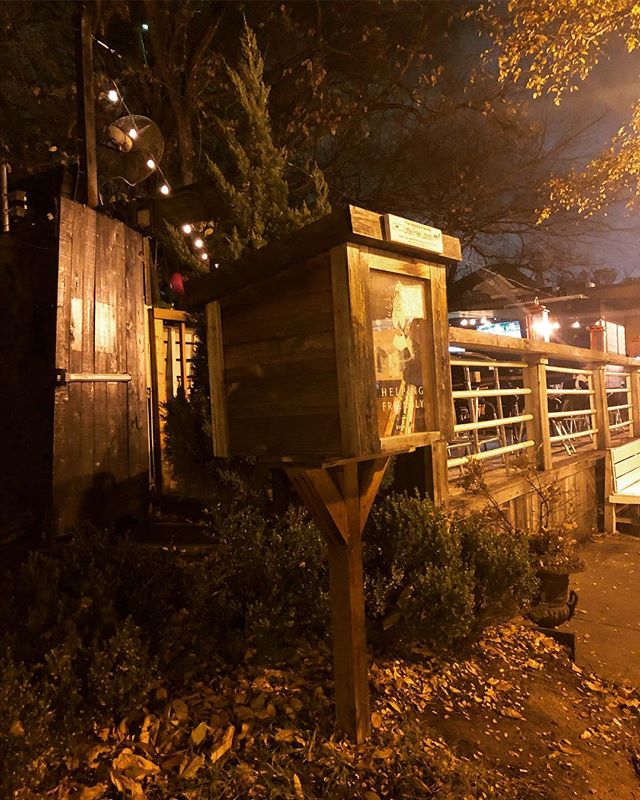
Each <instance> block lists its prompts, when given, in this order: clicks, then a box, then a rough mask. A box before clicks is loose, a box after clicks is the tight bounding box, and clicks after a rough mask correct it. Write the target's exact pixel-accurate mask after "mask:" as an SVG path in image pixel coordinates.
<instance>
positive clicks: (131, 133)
mask: <svg viewBox="0 0 640 800" xmlns="http://www.w3.org/2000/svg"><path fill="white" fill-rule="evenodd" d="M129 136H130V137H131V138H132V139H137V138H138V131H137V130H136V129H135V128H131V129H130V131H129Z"/></svg>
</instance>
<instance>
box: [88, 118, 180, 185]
mask: <svg viewBox="0 0 640 800" xmlns="http://www.w3.org/2000/svg"><path fill="white" fill-rule="evenodd" d="M101 145H102V147H101V148H100V153H99V156H98V162H99V163H98V166H99V171H100V172H101V173H102V174H103V175H106V176H108V177H109V178H121V179H122V180H123V181H126V183H128V184H129V185H130V186H135V185H136V184H138V183H140V182H141V181H143V180H144V179H145V178H148V177H149V175H152V174H153V173H154V172H155V170H156V165H157V164H159V163H160V159H161V158H162V153H163V151H164V139H163V138H162V133H161V131H160V128H159V127H158V126H157V125H156V123H155V122H154V121H153V120H151V119H149V118H148V117H142V116H140V115H139V114H129V115H128V116H126V117H120V119H117V120H116V121H115V122H112V123H111V124H110V125H107V127H106V128H105V129H104V134H103V139H102V142H101Z"/></svg>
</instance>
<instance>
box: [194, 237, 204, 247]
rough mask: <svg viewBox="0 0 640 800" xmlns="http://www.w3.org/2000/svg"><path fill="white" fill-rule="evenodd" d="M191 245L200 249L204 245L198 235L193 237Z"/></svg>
mask: <svg viewBox="0 0 640 800" xmlns="http://www.w3.org/2000/svg"><path fill="white" fill-rule="evenodd" d="M193 246H194V247H197V248H198V249H200V248H201V247H204V242H203V241H202V239H201V238H200V237H198V238H197V239H194V242H193Z"/></svg>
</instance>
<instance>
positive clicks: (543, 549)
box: [527, 520, 584, 628]
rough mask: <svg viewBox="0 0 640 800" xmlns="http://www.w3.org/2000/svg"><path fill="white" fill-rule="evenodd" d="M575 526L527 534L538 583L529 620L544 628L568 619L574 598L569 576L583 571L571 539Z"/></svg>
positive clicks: (564, 525)
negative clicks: (538, 586)
mask: <svg viewBox="0 0 640 800" xmlns="http://www.w3.org/2000/svg"><path fill="white" fill-rule="evenodd" d="M575 529H576V524H575V522H572V521H570V520H566V521H565V522H564V523H563V524H562V526H561V527H559V528H555V527H551V528H540V529H538V530H536V531H533V532H531V533H529V548H530V550H531V555H532V558H533V560H534V564H535V568H536V574H537V576H538V579H539V581H540V588H539V591H538V595H537V597H536V598H535V600H534V605H533V606H532V608H531V609H530V610H529V612H528V613H527V616H528V617H529V619H531V620H533V621H534V622H535V623H536V624H537V625H541V626H542V627H545V628H555V627H556V626H557V625H561V624H562V623H563V622H566V621H567V620H569V619H571V617H572V616H573V615H574V613H575V610H576V606H577V604H578V595H577V594H576V592H574V591H573V590H572V589H570V587H569V583H570V578H571V575H573V574H574V573H576V572H581V571H582V570H583V569H584V561H583V560H582V559H581V558H580V557H579V556H578V550H577V543H576V541H575V539H574V537H573V535H572V534H573V531H574V530H575Z"/></svg>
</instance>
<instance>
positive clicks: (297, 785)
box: [293, 772, 304, 800]
mask: <svg viewBox="0 0 640 800" xmlns="http://www.w3.org/2000/svg"><path fill="white" fill-rule="evenodd" d="M293 791H294V792H295V795H296V800H304V792H303V791H302V782H301V781H300V778H299V777H298V776H297V775H296V773H295V772H294V773H293Z"/></svg>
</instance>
